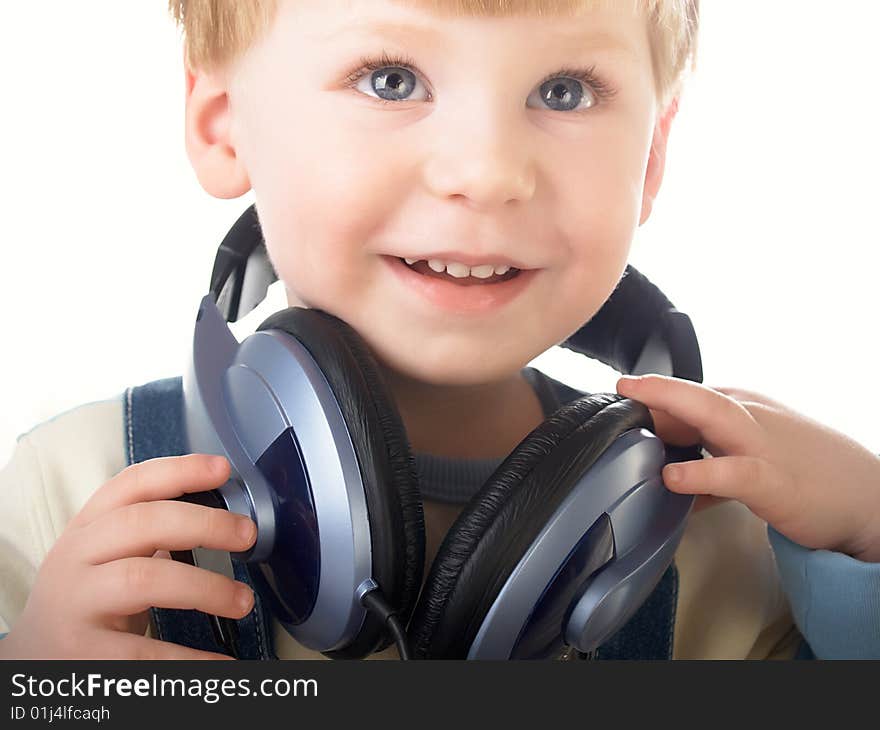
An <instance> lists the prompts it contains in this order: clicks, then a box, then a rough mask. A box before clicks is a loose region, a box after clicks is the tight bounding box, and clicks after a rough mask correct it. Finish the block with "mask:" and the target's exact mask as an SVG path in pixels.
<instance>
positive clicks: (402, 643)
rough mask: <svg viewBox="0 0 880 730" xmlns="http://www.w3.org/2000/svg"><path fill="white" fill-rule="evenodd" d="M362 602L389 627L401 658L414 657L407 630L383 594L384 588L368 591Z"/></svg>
mask: <svg viewBox="0 0 880 730" xmlns="http://www.w3.org/2000/svg"><path fill="white" fill-rule="evenodd" d="M361 604H362V605H363V606H364V608H366V609H367V610H368V611H372V612H373V613H374V614H375V615H376V616H377V617H378V618H379V620H381V621H382V623H384V624H385V625H386V626H387V627H388V630H389V631H390V632H391V635H392V636H393V637H394V643H396V644H397V653H398V654H400V658H401V659H412V657H411V656H410V653H409V644H408V643H407V640H406V632H404V630H403V626H401V624H400V620H399V619H398V618H397V613H396V612H395V610H394V609H393V608H391V606H390V605H389V604H388V601H387V600H386V599H385V596H384V595H383V594H382V590H381V589H380V588H374V589H373V590H371V591H367V592H366V593H364V595H363V596H362V597H361Z"/></svg>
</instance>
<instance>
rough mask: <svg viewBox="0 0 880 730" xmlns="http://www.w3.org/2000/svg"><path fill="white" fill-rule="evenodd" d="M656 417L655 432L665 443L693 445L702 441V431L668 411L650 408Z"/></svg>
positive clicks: (652, 414)
mask: <svg viewBox="0 0 880 730" xmlns="http://www.w3.org/2000/svg"><path fill="white" fill-rule="evenodd" d="M648 410H649V411H651V417H652V418H653V419H654V432H655V433H656V434H657V436H658V437H659V438H660V440H661V441H663V443H665V444H671V445H672V446H692V445H694V444H698V443H700V439H701V436H700V432H699V431H698V430H697V429H695V428H694V427H693V426H690V425H688V424H687V423H685V422H684V421H680V420H679V419H677V418H675V417H674V416H671V415H669V414H668V413H667V412H666V411H660V410H655V409H654V408H649V409H648Z"/></svg>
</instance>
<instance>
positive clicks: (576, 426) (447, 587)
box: [409, 393, 654, 659]
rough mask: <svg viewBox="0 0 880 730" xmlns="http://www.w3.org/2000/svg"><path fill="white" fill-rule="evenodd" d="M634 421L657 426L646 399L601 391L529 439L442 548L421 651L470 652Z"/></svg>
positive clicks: (416, 641) (421, 622)
mask: <svg viewBox="0 0 880 730" xmlns="http://www.w3.org/2000/svg"><path fill="white" fill-rule="evenodd" d="M634 428H646V429H648V430H650V431H652V432H653V431H654V421H653V418H652V417H651V412H650V411H649V410H648V408H647V407H646V406H645V405H644V404H642V403H639V402H637V401H633V400H629V399H627V398H623V397H622V396H619V395H616V394H609V393H597V394H593V395H589V396H584V397H582V398H578V399H577V400H574V401H572V402H570V403H567V404H565V405H563V406H562V407H560V408H559V409H558V410H557V411H556V412H555V413H554V414H553V415H552V416H550V417H549V418H548V419H547V420H545V421H544V422H543V423H542V424H541V425H539V426H538V427H537V428H536V429H534V430H533V431H532V432H531V433H530V434H529V435H528V436H527V437H526V438H525V439H523V441H522V442H521V443H520V444H519V446H517V448H516V449H514V451H513V452H511V454H510V455H509V456H508V457H507V458H506V459H505V460H504V461H503V462H502V463H501V464H500V465H499V467H498V469H496V470H495V472H494V473H493V474H492V476H491V477H489V479H488V480H487V481H486V483H485V484H484V485H483V487H482V488H481V490H480V491H479V492H478V493H477V494H476V495H475V496H474V497H473V499H471V501H470V502H469V503H468V505H467V506H466V507H465V509H464V510H463V511H462V512H461V513H460V515H459V517H458V519H457V520H456V521H455V523H454V524H453V525H452V527H451V528H450V530H449V532H448V533H447V535H446V537H445V538H444V540H443V543H442V544H441V545H440V548H439V549H438V551H437V556H436V557H435V559H434V562H433V564H432V566H431V570H430V571H429V573H428V577H427V579H426V580H425V585H424V587H423V588H422V594H421V597H420V598H419V602H418V605H417V606H416V610H415V612H414V613H413V618H412V621H411V623H410V627H409V628H410V632H409V635H410V641H411V643H412V652H413V654H414V656H415V657H417V658H423V659H430V658H450V659H464V658H466V656H467V652H468V650H469V648H470V646H471V644H472V643H473V641H474V638H475V637H476V635H477V632H478V630H479V628H480V625H481V624H482V622H483V619H484V618H485V616H486V614H487V613H488V611H489V609H490V608H491V606H492V603H493V602H494V601H495V599H496V598H497V596H498V593H499V592H500V590H501V588H502V587H503V586H504V583H505V582H506V581H507V579H508V578H509V576H510V574H511V573H512V572H513V570H514V568H515V567H516V565H517V564H518V563H519V561H520V560H521V559H522V557H523V555H525V553H526V551H527V550H528V548H529V547H530V546H531V545H532V543H533V542H534V540H535V538H536V537H537V535H538V534H539V533H540V531H541V530H542V529H543V527H544V526H545V525H546V524H547V521H548V520H549V518H550V517H551V516H552V514H553V512H554V511H555V510H556V509H557V508H558V507H559V505H560V504H561V503H562V501H563V500H564V499H565V497H566V496H567V495H568V494H569V492H570V491H571V489H572V488H573V487H574V486H575V485H576V484H577V482H578V481H579V480H580V479H581V477H582V476H583V474H584V473H585V472H586V471H587V470H588V469H589V468H590V467H591V466H592V465H593V464H594V463H595V461H596V460H597V459H598V458H599V457H600V456H601V455H602V453H604V451H605V449H607V448H608V446H610V445H611V443H612V442H613V441H614V440H615V439H616V438H617V437H618V436H620V435H621V434H623V433H625V432H626V431H629V430H631V429H634ZM548 578H549V576H548Z"/></svg>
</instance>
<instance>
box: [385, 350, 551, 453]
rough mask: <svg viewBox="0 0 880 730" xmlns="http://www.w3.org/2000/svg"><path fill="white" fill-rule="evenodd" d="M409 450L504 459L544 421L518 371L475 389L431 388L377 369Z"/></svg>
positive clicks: (532, 394)
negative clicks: (397, 413) (399, 420)
mask: <svg viewBox="0 0 880 730" xmlns="http://www.w3.org/2000/svg"><path fill="white" fill-rule="evenodd" d="M380 368H381V370H382V376H383V379H384V380H385V383H386V385H387V386H388V389H389V390H390V391H391V396H392V398H394V401H395V403H396V405H397V409H398V411H399V412H400V417H401V419H402V420H403V425H404V427H405V428H406V432H407V436H408V438H409V442H410V445H411V447H412V450H413V451H415V452H418V453H426V454H433V455H435V456H444V457H450V458H458V459H497V458H503V457H505V456H507V455H508V454H509V453H510V452H511V451H512V450H513V449H514V447H516V445H517V444H518V443H519V442H520V441H522V439H523V438H525V436H526V435H527V434H528V433H529V432H530V431H531V430H532V429H534V428H535V427H536V426H537V425H538V424H539V423H541V422H542V421H543V420H544V412H543V408H542V407H541V402H540V400H539V399H538V397H537V395H536V394H535V392H534V391H533V390H532V387H531V385H529V383H528V382H527V381H526V379H525V377H524V376H523V375H522V373H521V372H518V373H515V374H514V375H511V376H510V377H508V378H505V379H504V380H501V381H498V382H492V383H481V384H478V385H435V384H432V383H425V382H423V381H419V380H415V379H413V378H411V377H409V376H407V375H404V374H402V373H400V372H397V371H395V370H392V369H390V368H388V367H385V366H381V365H380Z"/></svg>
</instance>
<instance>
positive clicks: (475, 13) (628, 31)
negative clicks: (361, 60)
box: [286, 0, 647, 59]
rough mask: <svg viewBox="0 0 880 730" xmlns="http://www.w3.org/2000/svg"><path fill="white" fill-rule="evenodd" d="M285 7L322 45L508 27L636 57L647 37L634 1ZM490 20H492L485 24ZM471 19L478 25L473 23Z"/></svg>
mask: <svg viewBox="0 0 880 730" xmlns="http://www.w3.org/2000/svg"><path fill="white" fill-rule="evenodd" d="M286 4H287V5H288V10H291V11H293V12H295V13H296V14H297V16H299V17H298V23H297V27H298V30H299V31H301V35H302V36H304V37H305V38H307V39H308V40H309V41H311V42H313V43H316V44H319V45H324V44H327V45H328V46H332V45H333V44H336V43H343V42H346V41H350V40H358V39H361V38H378V39H389V40H394V41H399V42H405V41H408V42H413V41H417V42H419V43H422V42H424V43H425V44H428V45H432V46H440V45H443V44H446V43H448V42H449V41H450V40H451V39H452V38H453V37H454V36H457V35H459V34H461V33H462V32H463V31H464V28H465V27H466V26H467V27H468V28H471V29H477V30H479V31H480V32H485V33H488V32H490V31H493V30H502V29H507V30H509V31H511V32H514V31H515V32H516V34H520V35H524V36H528V37H529V39H530V40H531V41H535V40H537V41H540V40H541V39H542V38H544V39H546V40H547V41H548V42H549V43H552V44H553V45H554V46H555V47H557V48H558V49H559V50H563V51H564V50H569V49H571V50H575V49H577V48H583V47H589V48H591V49H594V50H609V51H614V52H617V53H619V54H621V55H627V56H629V57H631V58H634V59H635V58H639V57H640V56H641V55H642V48H641V46H642V44H643V43H644V42H646V40H647V35H646V32H645V31H646V23H645V15H644V14H643V9H642V7H641V6H642V1H641V0H615V2H610V1H609V0H498V2H486V0H308V1H307V2H303V0H286ZM291 5H295V6H296V7H295V8H294V7H290V6H291ZM490 18H492V19H495V22H486V20H487V19H490ZM474 20H482V21H483V22H480V23H477V24H474V22H473V21H474ZM468 21H470V22H468ZM505 21H507V22H505Z"/></svg>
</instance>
